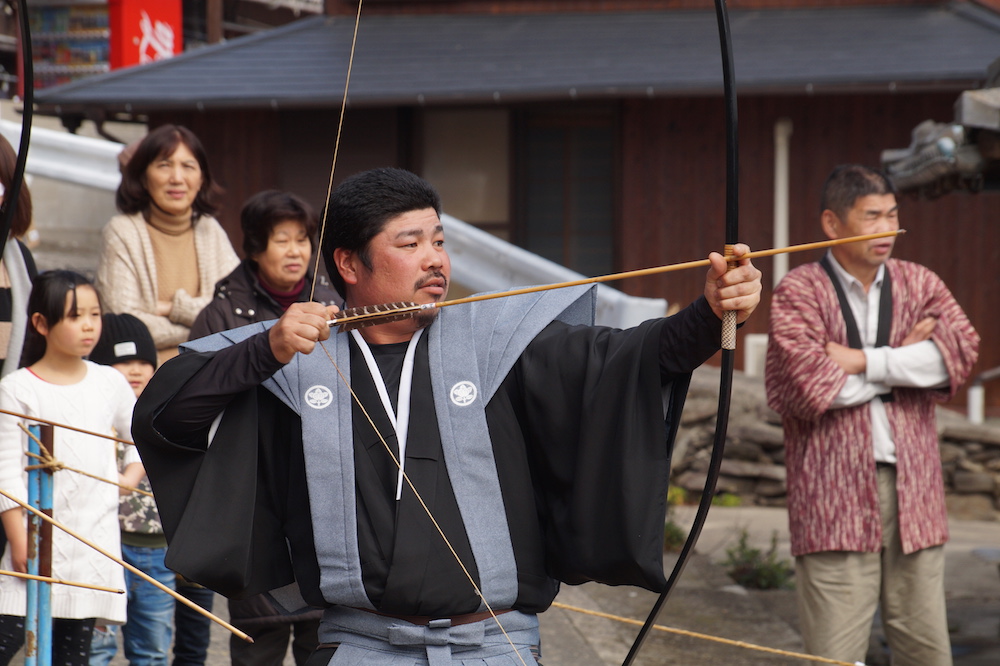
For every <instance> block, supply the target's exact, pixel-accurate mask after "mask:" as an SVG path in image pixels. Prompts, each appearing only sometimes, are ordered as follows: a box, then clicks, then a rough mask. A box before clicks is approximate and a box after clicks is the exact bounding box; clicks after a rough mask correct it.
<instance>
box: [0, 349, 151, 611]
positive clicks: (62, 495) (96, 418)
mask: <svg viewBox="0 0 1000 666" xmlns="http://www.w3.org/2000/svg"><path fill="white" fill-rule="evenodd" d="M86 364H87V375H86V376H85V377H84V378H83V380H82V381H80V382H78V383H76V384H71V385H68V386H63V385H58V384H50V383H49V382H46V381H43V380H41V379H39V378H38V377H37V376H35V375H34V374H33V373H32V372H31V371H29V370H28V369H26V368H22V369H20V370H17V371H16V372H14V373H11V374H10V375H8V376H6V377H4V379H3V380H2V381H0V408H3V409H5V410H9V411H14V412H19V413H21V414H28V415H32V416H38V417H40V418H45V419H48V420H51V421H55V422H58V423H65V424H68V425H72V426H75V427H78V428H82V429H84V430H90V431H92V432H100V433H106V434H109V435H110V434H112V429H114V430H115V431H117V432H119V433H125V436H124V437H123V439H126V438H129V437H128V434H129V433H130V432H131V421H132V408H133V406H134V405H135V395H134V394H133V392H132V388H131V387H130V386H129V384H128V381H127V380H126V379H125V377H124V375H122V374H121V373H120V372H119V371H117V370H115V369H114V368H113V367H111V366H103V365H97V364H95V363H91V362H89V361H86ZM19 420H20V419H18V418H16V417H13V416H8V415H6V414H0V488H3V489H4V490H5V491H6V492H8V493H10V494H11V495H14V496H15V497H17V498H18V499H21V500H25V498H26V497H27V485H26V480H27V473H26V472H24V467H25V465H29V464H33V463H32V462H28V461H29V458H28V457H27V456H26V455H24V451H25V450H27V442H28V437H27V435H25V434H24V432H23V431H22V430H21V429H20V428H19V427H18V425H17V424H18V421H19ZM53 439H54V440H55V441H54V449H55V452H54V456H55V458H56V459H57V460H59V461H61V462H63V463H64V464H65V465H66V466H67V467H73V468H76V469H81V470H84V471H86V472H89V473H91V474H94V475H96V476H99V477H101V478H104V479H111V480H113V481H117V480H118V467H117V463H116V460H115V442H113V441H111V440H108V439H103V438H99V437H94V436H93V435H84V434H82V433H78V432H75V431H73V430H67V429H65V428H56V429H55V433H54V437H53ZM125 456H126V457H125V462H126V464H127V463H132V462H139V454H138V452H137V451H136V449H135V447H134V446H127V447H126V453H125ZM33 462H34V461H33ZM53 494H54V496H53V518H55V519H56V520H57V521H59V522H60V523H62V524H64V525H66V527H68V528H70V529H72V530H73V531H74V532H76V533H77V534H79V535H81V536H83V537H85V538H87V539H89V540H90V541H93V542H94V543H96V544H97V545H99V546H101V547H102V548H104V549H105V550H107V551H108V552H110V553H112V554H113V555H115V556H118V557H120V556H121V542H120V534H119V528H118V488H117V486H113V485H110V484H107V483H102V482H100V481H97V480H95V479H91V478H90V477H86V476H83V475H81V474H77V473H75V472H71V471H69V470H60V471H58V472H56V474H55V479H54V486H53ZM16 506H17V505H16V504H15V503H14V502H11V501H10V500H9V499H7V498H6V497H3V496H0V512H2V511H6V510H8V509H11V508H15V507H16ZM52 534H53V538H52V575H53V576H54V577H56V578H60V579H62V580H69V581H77V582H83V583H90V584H93V585H101V586H104V587H111V588H115V589H124V587H125V577H124V575H123V573H122V568H121V567H120V566H119V565H118V564H116V563H115V562H113V561H111V560H109V559H107V558H106V557H104V556H103V555H101V554H100V553H98V552H97V551H96V550H94V549H92V548H90V547H89V546H86V545H84V544H83V543H82V542H80V541H78V540H77V539H75V538H73V537H71V536H69V535H68V534H65V533H64V532H63V531H62V530H60V529H58V528H56V527H53V529H52ZM0 568H3V569H7V570H9V569H10V568H11V560H10V553H9V552H6V553H5V554H4V556H3V559H2V560H0ZM25 601H26V600H25V582H24V581H23V580H21V579H19V578H13V577H11V576H0V615H19V616H23V615H24V614H25ZM125 607H126V597H125V595H124V594H112V593H110V592H99V591H95V590H87V589H84V588H78V587H70V586H68V585H53V586H52V616H53V617H58V618H68V619H82V618H90V617H94V618H98V621H99V622H101V621H104V622H111V623H122V622H124V621H125Z"/></svg>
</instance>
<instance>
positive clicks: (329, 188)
mask: <svg viewBox="0 0 1000 666" xmlns="http://www.w3.org/2000/svg"><path fill="white" fill-rule="evenodd" d="M363 5H364V0H358V11H357V15H356V16H355V19H354V34H353V36H352V38H351V52H350V56H349V57H348V60H347V76H346V78H345V80H344V95H343V99H342V100H341V103H340V118H339V119H338V121H337V138H336V141H335V142H334V146H333V161H332V163H331V165H330V178H329V180H328V181H327V185H326V202H327V203H326V205H325V206H323V218H322V220H321V221H320V232H319V234H320V235H319V242H318V243H317V246H318V247H319V248H322V247H323V239H324V237H325V236H326V225H327V221H328V219H329V214H330V205H329V202H330V195H331V194H332V193H333V181H334V176H335V174H336V170H337V158H338V156H339V154H340V141H341V137H342V136H343V130H344V116H345V114H346V112H347V94H348V91H349V89H350V85H351V72H352V71H353V69H354V54H355V50H356V48H357V43H358V29H359V27H360V26H361V9H362V6H363ZM321 256H322V251H319V252H317V253H316V260H315V263H314V265H313V275H317V274H318V273H319V261H320V258H321ZM316 282H317V280H315V279H314V280H313V283H312V288H311V289H310V292H309V300H310V301H311V300H313V299H314V297H315V294H316ZM318 344H319V346H320V347H322V349H323V352H324V353H325V354H326V357H327V358H328V359H330V363H332V364H333V367H334V368H335V369H336V371H337V374H338V375H339V376H340V379H341V381H342V382H343V383H344V386H346V387H347V390H348V391H350V393H351V398H352V399H353V400H354V402H355V403H357V405H358V407H360V408H361V412H362V413H363V414H364V415H365V418H366V419H367V420H368V423H369V425H371V427H372V429H373V430H374V431H375V434H376V435H378V438H379V441H381V442H382V446H383V447H384V448H385V451H386V453H388V454H389V457H390V458H391V459H392V462H393V464H394V465H396V467H397V468H399V471H400V473H401V474H402V476H403V480H404V481H405V482H406V485H407V486H408V487H409V488H410V490H411V491H412V492H413V496H414V497H416V499H417V502H419V503H420V506H421V507H422V508H423V510H424V513H426V514H427V517H428V519H430V521H431V524H432V525H433V526H434V529H435V530H437V533H438V534H439V535H440V536H441V539H442V540H443V541H444V544H445V546H446V547H447V548H448V550H449V552H451V554H452V556H453V557H454V558H455V561H456V562H457V563H458V566H459V567H460V568H461V569H462V573H463V574H465V577H466V578H467V579H468V581H469V583H470V584H471V585H472V589H473V590H475V593H476V596H478V597H479V598H480V599H481V600H482V602H483V605H484V606H486V610H487V611H489V614H490V617H492V618H493V621H494V622H495V623H496V625H497V626H498V627H499V628H500V631H501V632H502V633H503V636H504V638H505V639H507V642H508V643H509V644H510V646H511V648H512V649H513V650H514V654H516V655H517V658H518V660H519V661H520V662H521V666H527V664H526V663H525V661H524V657H522V656H521V653H520V652H519V651H518V649H517V646H516V645H514V641H513V640H512V639H511V637H510V636H509V635H508V634H507V630H506V629H505V628H504V626H503V623H501V622H500V619H499V618H498V617H497V614H496V612H494V610H493V607H492V606H491V605H490V602H489V601H487V599H486V597H485V596H483V592H482V590H481V589H479V585H478V584H477V583H476V581H475V578H474V577H473V576H472V574H471V573H470V572H469V569H468V567H466V566H465V563H464V562H463V561H462V558H461V556H459V554H458V552H457V551H456V550H455V547H454V546H453V545H452V543H451V541H450V540H449V539H448V537H447V535H446V534H445V533H444V530H443V529H442V528H441V525H440V524H439V523H438V521H437V519H435V518H434V514H433V513H432V512H431V510H430V507H428V506H427V504H426V502H424V499H423V497H421V495H420V493H419V492H418V491H417V489H416V487H415V486H414V485H413V482H412V481H410V477H409V476H408V475H407V474H406V471H405V470H404V469H403V467H402V465H401V464H400V462H399V458H397V457H396V454H395V453H393V451H392V448H391V447H390V446H389V443H388V442H386V440H385V437H383V435H382V433H381V432H380V431H379V429H378V427H377V426H376V425H375V422H374V421H373V420H372V417H371V416H370V415H369V414H368V410H367V409H365V406H364V405H363V404H362V403H361V400H360V398H358V396H357V394H356V393H355V392H354V389H353V388H352V387H351V383H350V382H349V381H348V380H347V377H345V376H344V373H343V372H342V371H341V369H340V366H338V365H337V362H336V361H335V360H334V359H333V356H332V355H331V354H330V351H329V350H328V349H327V348H326V345H324V344H323V343H322V342H320V343H318Z"/></svg>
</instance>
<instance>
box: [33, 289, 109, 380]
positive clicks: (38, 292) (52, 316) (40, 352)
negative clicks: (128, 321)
mask: <svg viewBox="0 0 1000 666" xmlns="http://www.w3.org/2000/svg"><path fill="white" fill-rule="evenodd" d="M82 285H88V286H90V287H91V288H94V284H93V283H92V282H91V281H90V280H88V279H87V278H85V277H84V276H82V275H80V274H79V273H75V272H73V271H63V270H57V271H45V272H44V273H39V274H38V277H36V278H35V282H34V284H33V285H32V286H31V295H30V296H28V329H27V333H26V334H25V336H24V349H23V350H22V351H21V363H20V367H22V368H24V367H27V366H29V365H33V364H35V363H38V361H40V360H41V359H42V357H43V356H45V349H46V346H45V343H46V340H45V336H44V335H42V334H41V333H39V332H38V331H37V330H36V329H35V326H34V324H32V323H31V316H32V315H33V314H35V313H36V312H37V313H39V314H40V315H42V316H43V317H45V323H46V324H48V327H49V330H51V329H52V327H53V326H55V325H56V324H58V323H59V322H61V321H62V320H63V318H64V317H65V316H66V294H69V293H72V294H73V298H72V301H71V302H70V311H71V312H75V311H76V288H77V287H79V286H82ZM94 292H95V293H96V292H97V289H96V288H94ZM97 302H98V303H100V302H101V295H100V294H98V295H97Z"/></svg>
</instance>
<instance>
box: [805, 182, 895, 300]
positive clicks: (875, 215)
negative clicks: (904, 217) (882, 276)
mask: <svg viewBox="0 0 1000 666" xmlns="http://www.w3.org/2000/svg"><path fill="white" fill-rule="evenodd" d="M823 229H824V230H825V231H826V235H827V236H829V237H830V238H832V239H836V238H846V237H848V236H858V235H861V234H875V233H881V232H883V231H897V230H899V206H898V205H897V204H896V197H895V196H894V195H892V194H869V195H868V196H864V197H859V198H858V199H856V200H855V202H854V206H853V207H852V208H851V209H850V210H849V211H847V213H846V214H845V215H844V217H843V218H841V217H839V216H837V215H836V214H835V213H833V211H829V210H826V211H823ZM895 242H896V239H895V237H889V238H879V239H876V240H871V241H865V242H861V243H846V244H844V245H839V246H837V247H835V248H833V254H834V257H836V259H837V261H838V262H839V263H840V265H841V266H843V267H844V268H845V269H846V270H847V272H849V273H851V274H852V275H855V277H858V278H859V279H861V276H860V275H858V274H857V273H856V271H857V272H860V273H862V274H869V273H871V274H872V275H874V271H876V270H878V267H879V266H881V265H882V264H884V263H885V262H886V261H887V260H888V259H889V256H890V255H891V254H892V248H893V245H894V244H895ZM862 281H864V280H862Z"/></svg>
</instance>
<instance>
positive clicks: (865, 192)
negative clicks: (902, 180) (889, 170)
mask: <svg viewBox="0 0 1000 666" xmlns="http://www.w3.org/2000/svg"><path fill="white" fill-rule="evenodd" d="M872 194H892V195H894V196H895V195H896V187H895V186H894V185H893V184H892V180H890V179H889V177H888V176H887V175H886V174H885V173H884V172H882V171H879V170H878V169H872V168H870V167H866V166H862V165H860V164H841V165H840V166H838V167H836V168H834V170H833V171H832V172H831V173H830V175H829V176H827V179H826V182H825V183H824V184H823V196H822V198H821V199H820V204H819V206H820V207H819V212H820V213H822V212H823V211H824V210H831V211H833V212H834V213H835V214H836V215H837V217H839V218H840V219H844V216H845V215H847V212H848V211H849V210H851V209H852V208H853V207H854V204H855V202H857V200H858V199H860V198H861V197H867V196H869V195H872Z"/></svg>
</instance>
